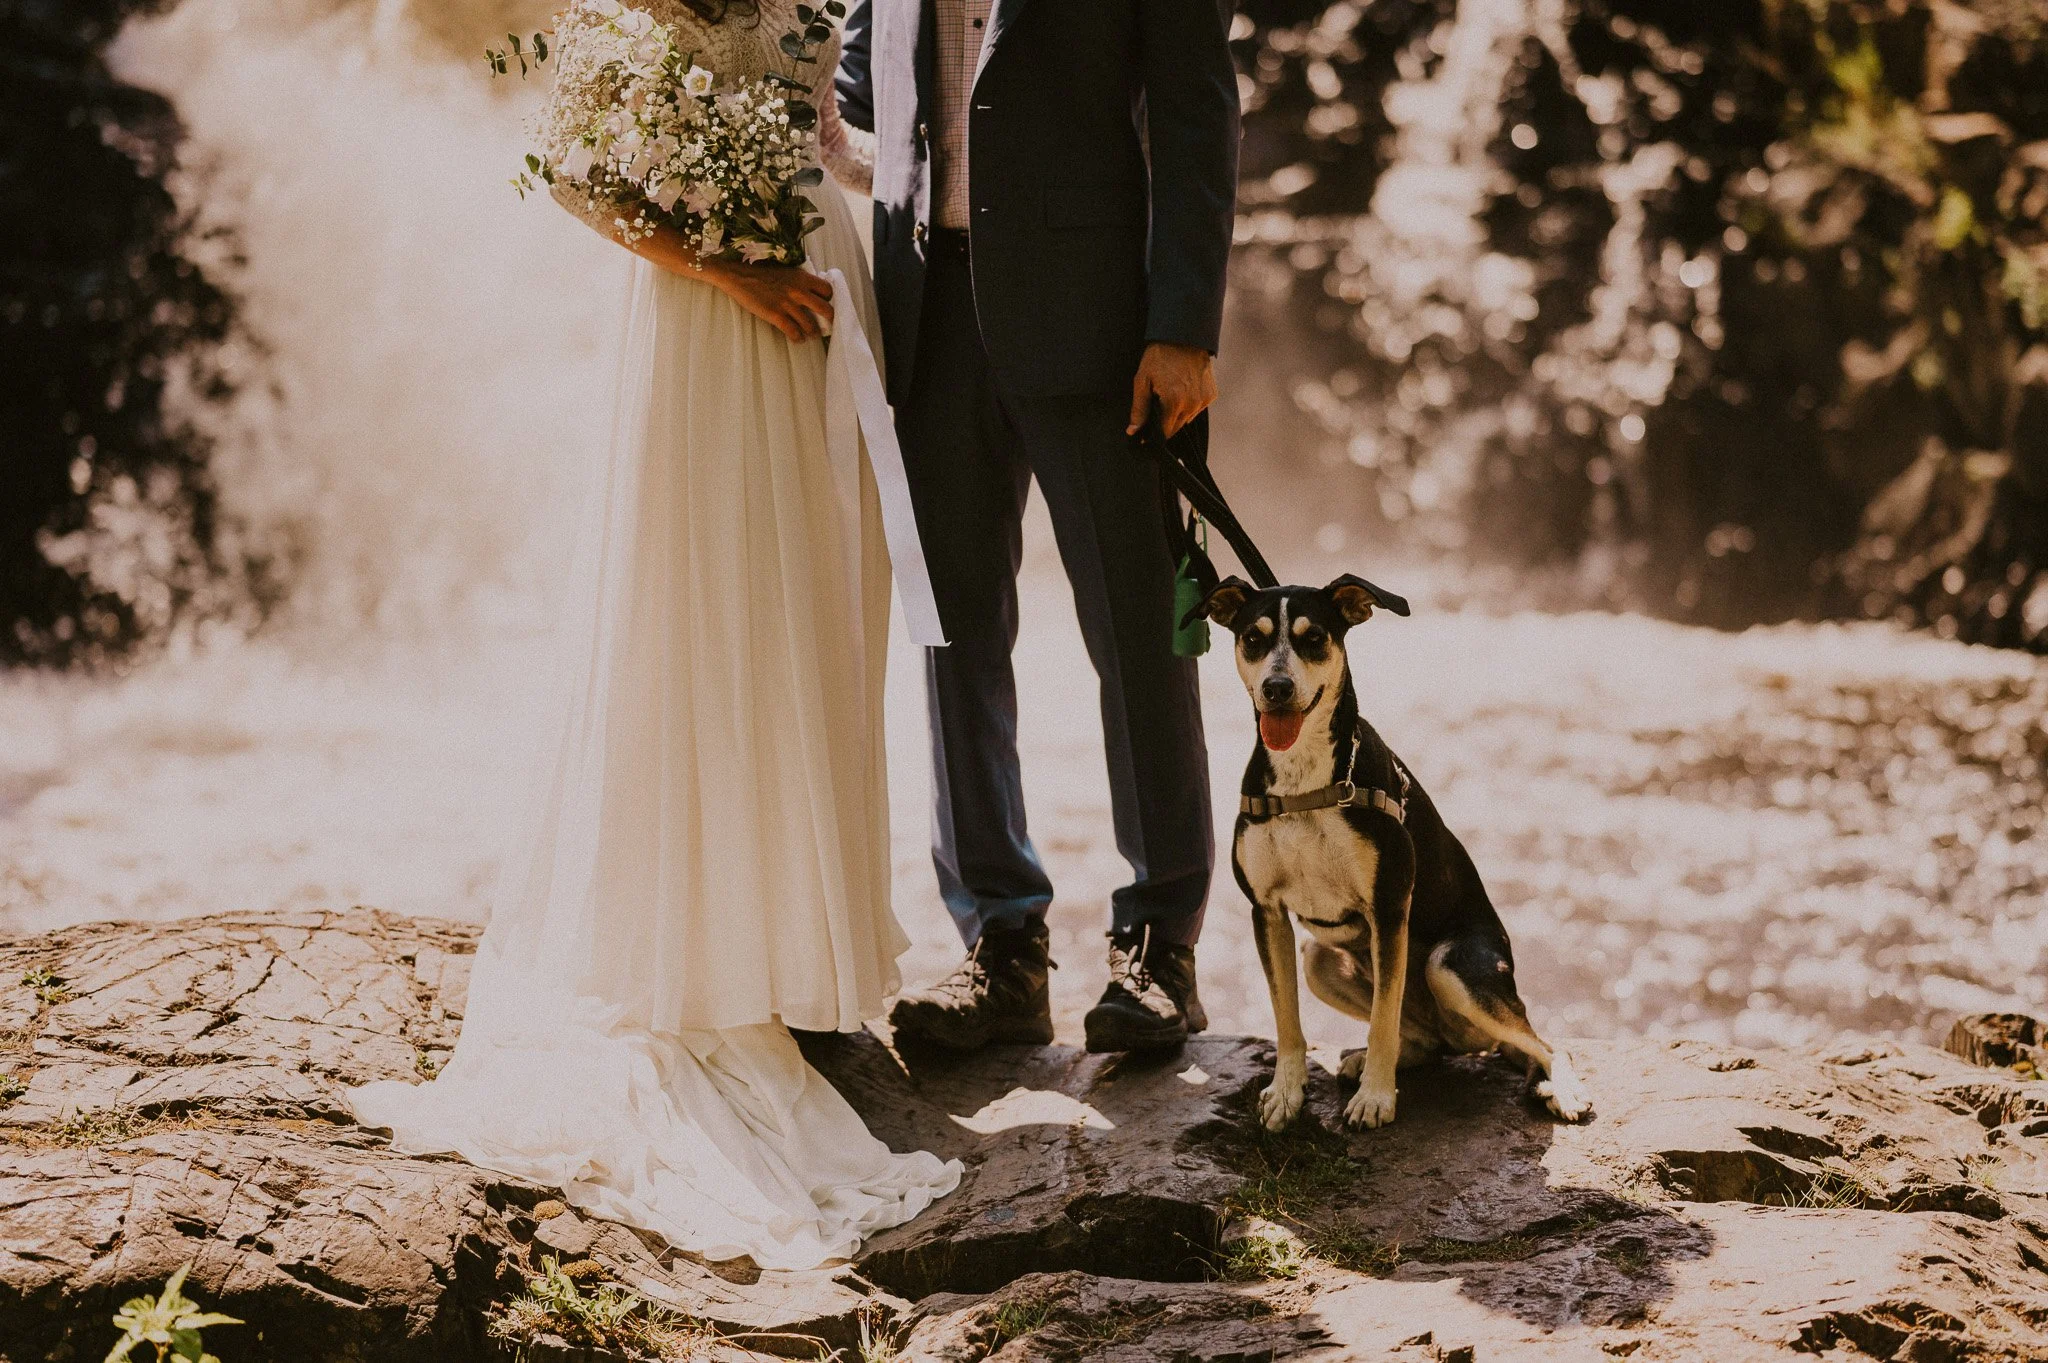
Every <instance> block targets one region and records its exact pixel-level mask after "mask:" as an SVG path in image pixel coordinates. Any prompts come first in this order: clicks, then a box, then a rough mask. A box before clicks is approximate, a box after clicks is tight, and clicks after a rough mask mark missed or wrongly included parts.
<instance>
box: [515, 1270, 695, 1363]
mask: <svg viewBox="0 0 2048 1363" xmlns="http://www.w3.org/2000/svg"><path fill="white" fill-rule="evenodd" d="M591 1276H593V1275H592V1273H591V1272H590V1271H588V1270H583V1269H582V1266H581V1265H580V1264H572V1265H569V1266H568V1267H567V1268H565V1267H563V1265H562V1263H561V1261H560V1260H558V1259H556V1258H555V1257H554V1256H553V1255H548V1256H546V1257H544V1258H543V1259H542V1260H541V1261H540V1272H539V1273H538V1274H537V1275H536V1276H534V1277H531V1278H528V1279H527V1280H526V1291H525V1292H524V1293H522V1294H521V1295H519V1296H517V1297H514V1298H512V1299H511V1300H510V1301H506V1302H500V1303H499V1304H497V1305H496V1306H494V1307H492V1308H491V1314H490V1318H489V1323H488V1326H487V1328H488V1330H489V1333H490V1336H491V1338H493V1339H495V1340H499V1341H501V1342H503V1343H505V1344H508V1345H510V1346H511V1347H512V1349H513V1351H514V1353H515V1355H517V1356H520V1357H524V1356H525V1355H526V1353H527V1350H528V1349H529V1348H530V1347H531V1346H532V1345H533V1344H534V1343H535V1342H537V1341H538V1340H539V1339H541V1338H542V1337H543V1336H547V1335H553V1336H555V1337H557V1338H559V1339H561V1340H563V1341H564V1342H566V1343H568V1344H569V1345H571V1346H573V1347H578V1348H584V1349H608V1350H611V1351H612V1352H614V1353H620V1354H624V1355H625V1356H626V1357H628V1358H632V1359H636V1360H645V1363H682V1360H689V1359H709V1358H711V1357H712V1355H713V1350H714V1349H715V1348H716V1346H717V1341H718V1336H717V1335H716V1334H714V1333H713V1332H712V1330H711V1329H710V1327H708V1326H706V1325H705V1324H703V1323H702V1322H701V1321H697V1320H693V1319H692V1318H690V1317H688V1316H685V1315H683V1314H682V1313H681V1312H678V1311H671V1310H669V1309H668V1308H666V1307H663V1306H657V1305H655V1304H654V1303H653V1302H650V1301H648V1300H647V1299H646V1298H644V1297H640V1296H637V1295H635V1294H634V1293H632V1292H629V1291H627V1290H626V1289H625V1288H623V1287H620V1286H618V1285H617V1284H616V1283H598V1284H597V1285H596V1286H594V1287H589V1288H586V1287H585V1286H584V1285H583V1284H582V1283H581V1282H579V1281H578V1280H579V1279H580V1278H588V1277H591Z"/></svg>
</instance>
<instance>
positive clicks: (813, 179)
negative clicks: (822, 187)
mask: <svg viewBox="0 0 2048 1363" xmlns="http://www.w3.org/2000/svg"><path fill="white" fill-rule="evenodd" d="M824 179H825V172H824V171H822V170H820V169H818V168H817V167H816V166H805V167H804V168H803V169H802V170H800V171H798V172H797V173H796V180H795V183H797V184H800V185H815V184H821V183H823V182H824Z"/></svg>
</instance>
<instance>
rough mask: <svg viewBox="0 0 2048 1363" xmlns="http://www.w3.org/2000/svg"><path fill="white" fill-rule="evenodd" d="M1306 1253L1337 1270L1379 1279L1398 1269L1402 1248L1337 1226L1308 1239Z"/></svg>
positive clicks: (1345, 1227)
mask: <svg viewBox="0 0 2048 1363" xmlns="http://www.w3.org/2000/svg"><path fill="white" fill-rule="evenodd" d="M1308 1250H1309V1253H1310V1254H1312V1255H1314V1256H1315V1257H1316V1258H1318V1259H1320V1260H1322V1261H1323V1262H1324V1263H1326V1264H1329V1265H1331V1266H1333V1267H1336V1268H1342V1269H1348V1270H1350V1271H1351V1272H1353V1273H1369V1274H1371V1275H1372V1276H1374V1277H1376V1278H1379V1277H1385V1276H1386V1275H1387V1274H1389V1273H1392V1272H1393V1271H1394V1270H1395V1269H1396V1268H1399V1267H1400V1266H1401V1246H1400V1245H1399V1244H1398V1243H1390V1242H1388V1241H1385V1240H1375V1239H1373V1238H1372V1237H1371V1236H1369V1235H1361V1234H1359V1233H1358V1232H1357V1231H1355V1230H1352V1229H1350V1228H1349V1227H1347V1226H1337V1227H1334V1228H1332V1229H1330V1230H1328V1231H1324V1232H1321V1233H1319V1234H1317V1235H1315V1236H1313V1237H1311V1238H1310V1240H1309V1242H1308Z"/></svg>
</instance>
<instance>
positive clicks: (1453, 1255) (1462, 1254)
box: [1400, 1235, 1537, 1264]
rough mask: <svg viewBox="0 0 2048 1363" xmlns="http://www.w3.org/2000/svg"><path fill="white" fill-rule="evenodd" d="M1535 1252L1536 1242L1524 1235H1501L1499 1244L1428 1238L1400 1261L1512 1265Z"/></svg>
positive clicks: (1492, 1241)
mask: <svg viewBox="0 0 2048 1363" xmlns="http://www.w3.org/2000/svg"><path fill="white" fill-rule="evenodd" d="M1536 1250H1537V1245H1536V1242H1535V1241H1534V1240H1531V1239H1530V1238H1529V1237H1528V1236H1526V1235H1503V1236H1501V1237H1500V1238H1499V1239H1498V1240H1479V1241H1471V1240H1446V1239H1443V1238H1442V1237H1441V1236H1431V1237H1430V1238H1429V1239H1427V1240H1424V1241H1422V1242H1421V1243H1420V1244H1418V1245H1416V1246H1415V1247H1414V1248H1413V1249H1410V1250H1407V1251H1405V1252H1400V1254H1401V1257H1402V1258H1403V1259H1413V1260H1415V1261H1416V1262H1417V1263H1424V1264H1476V1263H1514V1262H1515V1261H1517V1260H1520V1259H1526V1258H1528V1257H1529V1256H1530V1255H1532V1254H1534V1253H1535V1252H1536Z"/></svg>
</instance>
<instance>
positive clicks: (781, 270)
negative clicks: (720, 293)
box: [704, 261, 832, 342]
mask: <svg viewBox="0 0 2048 1363" xmlns="http://www.w3.org/2000/svg"><path fill="white" fill-rule="evenodd" d="M704 277H705V279H706V280H707V281H709V282H710V283H713V284H716V285H717V286H718V287H719V288H721V289H723V290H725V292H726V294H727V295H728V296H730V297H731V298H732V300H733V301H734V302H735V303H738V304H739V305H740V306H741V307H743V308H745V309H746V310H747V311H748V312H751V313H753V314H754V316H756V317H758V318H760V319H761V320H762V321H764V322H766V323H767V324H768V325H769V326H772V327H774V328H775V329H776V330H777V331H780V332H781V333H782V334H783V335H785V336H787V337H789V339H790V340H792V341H799V342H801V341H808V340H811V339H813V338H815V337H818V336H822V335H824V333H825V324H826V323H827V322H830V321H831V320H832V282H831V281H830V280H828V279H826V278H824V277H823V276H821V275H814V274H812V273H811V272H810V271H809V270H803V269H798V268H797V267H795V266H793V265H747V264H743V263H741V262H738V261H718V262H715V263H707V264H706V265H705V266H704Z"/></svg>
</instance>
